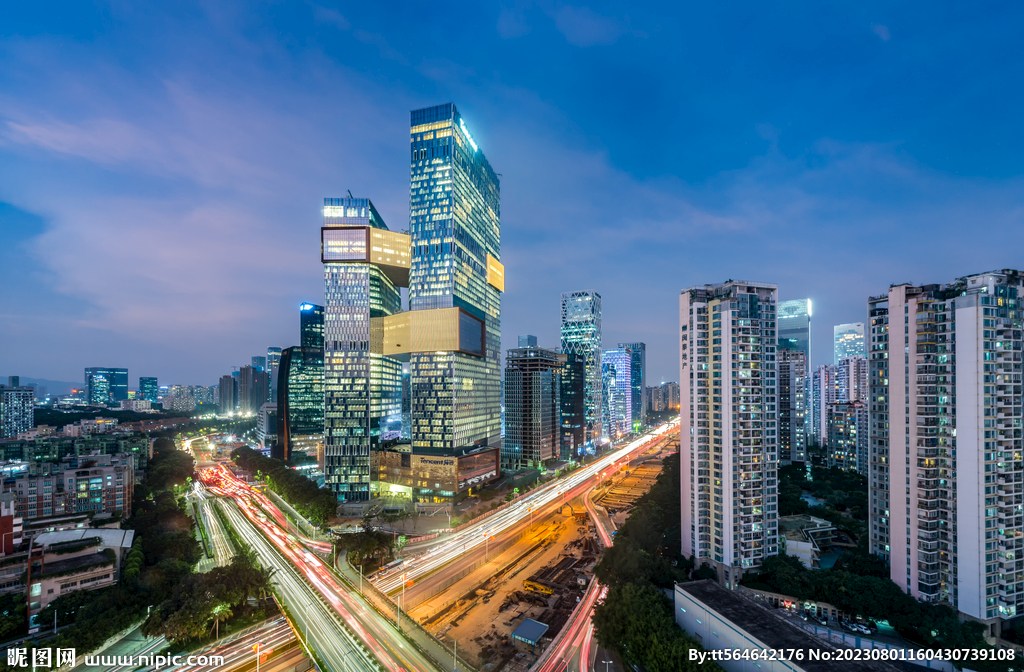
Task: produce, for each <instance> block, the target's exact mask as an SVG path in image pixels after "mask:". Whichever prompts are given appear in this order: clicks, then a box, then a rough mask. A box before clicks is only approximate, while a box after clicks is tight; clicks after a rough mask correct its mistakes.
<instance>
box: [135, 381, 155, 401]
mask: <svg viewBox="0 0 1024 672" xmlns="http://www.w3.org/2000/svg"><path fill="white" fill-rule="evenodd" d="M159 393H160V384H159V383H158V382H157V379H156V378H139V394H138V397H139V398H142V399H145V400H146V401H150V402H153V403H156V401H157V396H158V395H159Z"/></svg>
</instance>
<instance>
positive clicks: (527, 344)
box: [519, 334, 537, 348]
mask: <svg viewBox="0 0 1024 672" xmlns="http://www.w3.org/2000/svg"><path fill="white" fill-rule="evenodd" d="M519 347H520V348H536V347H537V337H536V336H532V335H530V334H526V335H525V336H520V337H519Z"/></svg>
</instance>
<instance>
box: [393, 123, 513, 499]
mask: <svg viewBox="0 0 1024 672" xmlns="http://www.w3.org/2000/svg"><path fill="white" fill-rule="evenodd" d="M410 121H411V128H410V133H411V138H410V139H411V152H412V156H411V181H410V210H409V227H410V234H411V237H412V240H411V245H412V263H411V267H410V271H409V314H408V316H407V318H405V324H408V325H409V326H408V330H409V332H411V334H412V337H413V343H412V344H411V349H410V350H411V351H410V352H409V355H410V360H409V364H410V366H409V373H410V377H411V380H410V386H411V391H412V410H411V415H412V449H413V451H414V452H420V453H430V454H435V455H457V454H463V453H465V452H467V451H469V450H473V449H477V448H483V447H492V448H494V449H495V451H496V454H497V451H500V447H501V369H500V357H501V293H502V292H503V291H504V289H505V277H504V276H505V271H504V267H503V266H502V265H501V263H500V258H501V227H500V215H501V210H500V194H499V183H498V176H497V175H496V174H495V173H494V171H493V170H492V169H491V166H490V164H489V163H488V162H487V158H486V157H485V156H484V153H483V152H482V151H481V150H480V148H479V146H478V145H477V143H476V141H475V140H474V139H473V137H472V135H471V134H470V131H469V129H468V127H467V124H466V122H465V120H464V119H463V118H462V116H461V115H460V114H459V111H458V109H456V107H455V105H454V104H452V103H446V104H443V105H437V106H435V107H428V108H424V109H420V110H413V112H412V113H411V120H410ZM402 328H405V327H400V328H399V330H400V329H402ZM402 347H408V346H402ZM445 496H447V495H445Z"/></svg>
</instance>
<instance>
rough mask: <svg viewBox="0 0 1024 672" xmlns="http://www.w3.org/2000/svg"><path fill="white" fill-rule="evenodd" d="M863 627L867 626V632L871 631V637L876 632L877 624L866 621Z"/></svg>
mask: <svg viewBox="0 0 1024 672" xmlns="http://www.w3.org/2000/svg"><path fill="white" fill-rule="evenodd" d="M865 625H867V626H868V630H870V631H871V634H872V635H873V634H875V633H876V632H878V624H877V623H875V622H874V621H868V622H867V623H865Z"/></svg>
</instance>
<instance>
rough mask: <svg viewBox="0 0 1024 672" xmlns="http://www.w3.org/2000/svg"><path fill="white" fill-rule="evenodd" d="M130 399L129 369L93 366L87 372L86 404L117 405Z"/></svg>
mask: <svg viewBox="0 0 1024 672" xmlns="http://www.w3.org/2000/svg"><path fill="white" fill-rule="evenodd" d="M127 398H128V369H112V368H110V367H106V366H92V367H89V368H87V369H86V370H85V403H87V404H116V403H119V402H121V401H124V400H125V399H127Z"/></svg>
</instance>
